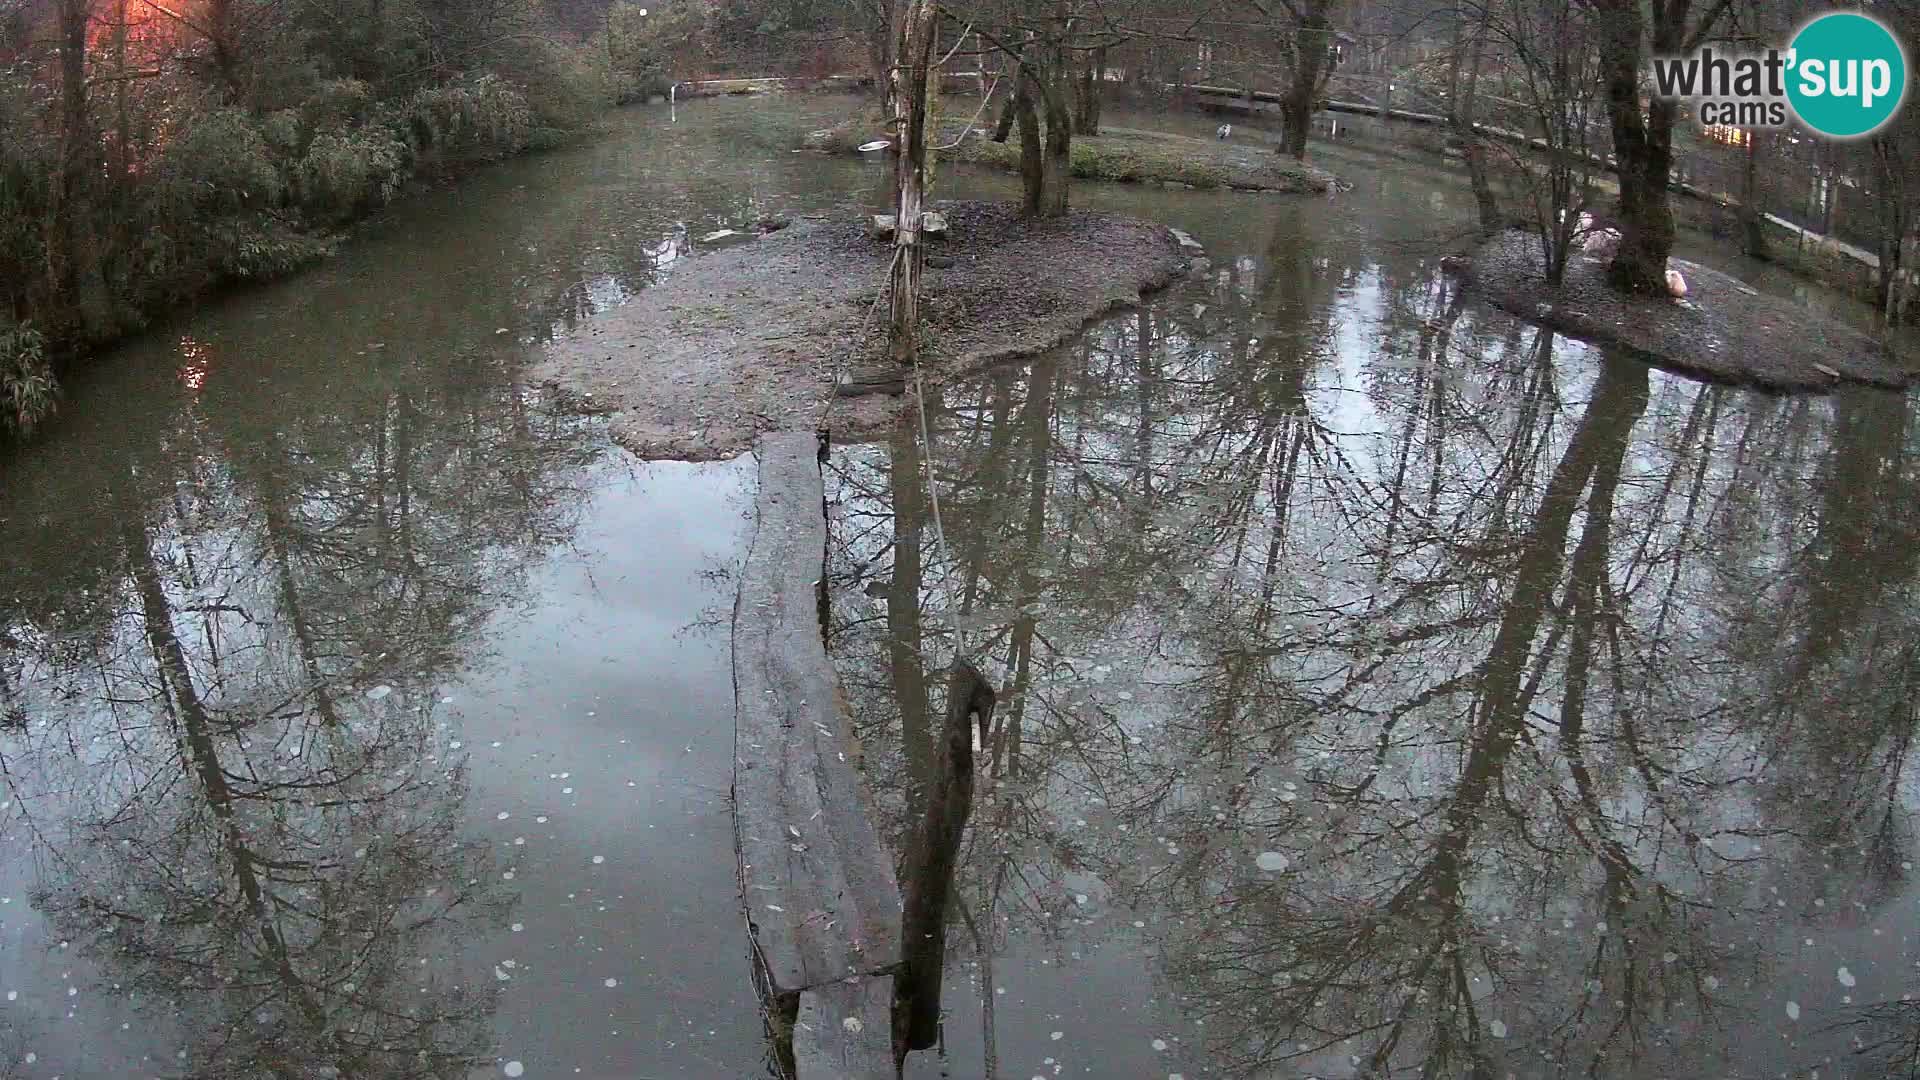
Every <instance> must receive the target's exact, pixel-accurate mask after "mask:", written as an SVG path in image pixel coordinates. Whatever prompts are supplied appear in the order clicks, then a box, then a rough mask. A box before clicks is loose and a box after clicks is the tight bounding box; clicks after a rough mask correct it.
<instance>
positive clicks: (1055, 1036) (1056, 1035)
mask: <svg viewBox="0 0 1920 1080" xmlns="http://www.w3.org/2000/svg"><path fill="white" fill-rule="evenodd" d="M1066 1037H1067V1033H1066V1032H1064V1031H1055V1032H1052V1033H1050V1034H1049V1035H1048V1036H1047V1038H1049V1039H1052V1040H1053V1041H1054V1042H1059V1041H1060V1040H1061V1039H1064V1038H1066Z"/></svg>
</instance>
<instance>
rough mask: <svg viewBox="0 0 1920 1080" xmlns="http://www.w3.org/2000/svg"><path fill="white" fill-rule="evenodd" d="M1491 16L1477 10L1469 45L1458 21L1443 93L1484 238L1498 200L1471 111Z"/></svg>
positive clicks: (1496, 225)
mask: <svg viewBox="0 0 1920 1080" xmlns="http://www.w3.org/2000/svg"><path fill="white" fill-rule="evenodd" d="M1492 18H1493V13H1492V10H1491V9H1487V8H1483V9H1481V12H1480V23H1479V26H1478V27H1477V28H1475V30H1474V33H1473V42H1472V44H1468V43H1467V24H1466V23H1465V22H1461V23H1460V24H1459V26H1458V28H1457V30H1456V32H1455V34H1454V39H1453V58H1452V61H1451V67H1450V70H1449V73H1448V82H1449V84H1450V85H1449V93H1448V95H1447V103H1448V109H1447V123H1448V126H1449V127H1451V128H1452V129H1453V134H1454V137H1455V138H1457V139H1459V140H1460V156H1461V157H1462V158H1464V159H1465V161H1466V164H1467V179H1468V181H1469V182H1470V183H1471V184H1472V185H1473V201H1474V203H1475V205H1477V206H1478V207H1479V209H1480V234H1481V235H1482V236H1486V237H1492V236H1493V235H1494V234H1496V233H1498V232H1499V231H1500V228H1501V221H1500V201H1499V199H1498V198H1496V197H1495V195H1494V191H1493V178H1492V176H1491V174H1490V173H1489V172H1488V170H1487V144H1486V143H1485V142H1483V141H1482V140H1481V138H1480V131H1479V129H1478V128H1476V127H1475V126H1474V124H1475V123H1476V121H1475V119H1474V113H1475V105H1476V104H1477V102H1478V99H1479V95H1480V58H1481V48H1482V43H1483V42H1485V41H1486V38H1487V26H1488V23H1489V22H1491V21H1492ZM1463 61H1464V62H1465V66H1466V70H1465V72H1464V73H1463V72H1462V71H1461V65H1462V62H1463Z"/></svg>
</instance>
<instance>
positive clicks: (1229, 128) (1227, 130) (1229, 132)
mask: <svg viewBox="0 0 1920 1080" xmlns="http://www.w3.org/2000/svg"><path fill="white" fill-rule="evenodd" d="M1213 134H1214V136H1215V137H1216V138H1221V139H1226V138H1231V137H1232V136H1233V125H1232V124H1221V125H1220V126H1219V127H1218V128H1216V129H1214V132H1213Z"/></svg>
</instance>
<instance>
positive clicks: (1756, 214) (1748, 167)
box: [1740, 128, 1770, 259]
mask: <svg viewBox="0 0 1920 1080" xmlns="http://www.w3.org/2000/svg"><path fill="white" fill-rule="evenodd" d="M1769 137H1770V136H1768V135H1767V134H1766V133H1765V132H1762V131H1759V130H1756V129H1754V128H1748V129H1747V156H1746V160H1745V161H1744V162H1743V163H1742V168H1741V170H1740V250H1741V252H1742V253H1744V254H1747V255H1750V256H1752V257H1753V258H1756V259H1765V258H1767V257H1768V255H1767V222H1766V218H1765V217H1764V216H1763V215H1764V214H1765V213H1766V208H1765V207H1763V206H1761V205H1760V140H1761V139H1765V138H1769Z"/></svg>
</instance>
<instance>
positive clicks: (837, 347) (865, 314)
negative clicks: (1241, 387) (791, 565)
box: [535, 202, 1198, 460]
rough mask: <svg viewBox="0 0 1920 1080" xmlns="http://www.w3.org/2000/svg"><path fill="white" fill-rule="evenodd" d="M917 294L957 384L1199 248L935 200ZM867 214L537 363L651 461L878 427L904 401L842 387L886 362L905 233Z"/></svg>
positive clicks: (716, 260)
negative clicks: (794, 435)
mask: <svg viewBox="0 0 1920 1080" xmlns="http://www.w3.org/2000/svg"><path fill="white" fill-rule="evenodd" d="M936 209H937V211H938V212H939V215H940V217H941V218H943V219H944V226H945V228H944V230H943V235H942V236H940V237H939V238H937V239H932V240H930V242H929V246H928V255H927V259H926V262H927V269H926V277H925V284H926V289H925V292H924V295H923V296H922V298H921V301H920V319H921V327H920V333H921V340H922V345H921V349H920V353H921V357H922V361H921V362H922V373H923V377H925V378H928V379H930V380H933V381H945V380H949V379H953V378H956V377H959V376H963V375H965V374H968V373H971V372H974V371H978V370H979V369H981V368H983V367H985V366H987V365H990V364H992V363H995V362H998V361H1001V360H1006V359H1011V358H1015V357H1021V356H1028V355H1032V354H1034V353H1038V352H1042V351H1044V350H1046V349H1049V348H1052V347H1054V346H1056V345H1060V344H1062V343H1064V342H1067V341H1070V340H1071V339H1072V338H1073V337H1074V335H1076V334H1078V333H1079V332H1080V331H1081V329H1082V328H1084V327H1085V326H1086V324H1087V323H1088V322H1089V321H1091V320H1093V319H1096V318H1098V317H1099V316H1101V315H1103V314H1105V313H1106V312H1108V311H1111V310H1112V309H1114V308H1116V307H1119V306H1122V305H1125V304H1131V303H1136V302H1138V301H1139V300H1140V298H1141V296H1142V294H1144V293H1147V292H1151V291H1153V290H1156V289H1159V288H1162V287H1164V286H1165V285H1167V284H1168V283H1169V282H1171V281H1172V280H1173V279H1174V278H1175V277H1176V276H1178V275H1180V274H1182V273H1184V272H1185V271H1186V269H1187V267H1188V265H1189V263H1190V261H1191V260H1192V258H1193V257H1194V256H1195V255H1196V254H1197V251H1198V245H1197V244H1195V243H1194V242H1193V241H1192V240H1191V239H1189V238H1187V237H1185V236H1183V235H1182V234H1179V233H1177V232H1176V231H1175V230H1172V229H1169V228H1167V227H1166V226H1164V225H1158V224H1153V223H1151V222H1146V221H1140V220H1137V219H1133V218H1128V217H1122V216H1118V215H1113V214H1102V213H1094V212H1091V211H1084V210H1080V211H1074V212H1072V213H1069V214H1067V215H1066V216H1064V217H1058V218H1029V217H1025V216H1023V215H1021V213H1020V211H1019V208H1018V207H1014V206H1006V205H1000V204H995V203H983V202H953V203H941V204H937V206H936ZM876 231H877V230H876V229H875V225H874V222H873V221H872V219H870V218H865V217H858V218H856V217H851V216H847V217H840V216H835V217H801V218H799V219H797V220H795V221H794V222H793V223H792V224H791V225H790V226H788V227H785V228H781V229H778V230H776V231H771V232H768V233H766V234H765V235H763V236H761V237H759V238H757V239H753V240H751V241H748V242H742V243H735V244H732V245H731V246H727V247H724V248H722V249H720V250H718V251H715V252H713V253H712V254H709V255H705V256H702V257H701V258H699V259H695V260H693V261H691V262H690V263H688V264H687V265H686V266H685V267H684V268H682V269H679V270H676V271H675V273H674V274H673V275H671V276H670V277H668V278H667V279H666V280H665V281H663V282H662V283H661V284H659V285H657V286H655V287H653V288H650V289H646V290H644V291H642V292H641V293H639V294H638V295H637V296H635V297H634V298H633V300H632V301H631V302H630V303H628V304H626V305H624V306H622V307H620V308H618V309H615V310H613V311H610V312H608V313H606V314H605V315H603V316H600V317H599V318H596V319H594V320H591V321H589V322H588V323H586V324H584V325H583V326H581V327H580V328H578V329H577V330H575V331H574V332H573V333H572V334H570V335H569V336H567V337H564V338H562V339H560V340H559V341H557V342H555V343H554V345H553V347H552V348H550V349H549V350H548V351H547V355H546V357H545V358H544V360H543V361H542V363H541V364H540V366H539V368H538V370H537V371H536V373H535V374H536V378H537V380H538V381H540V382H543V383H545V384H548V385H550V386H552V387H553V388H555V389H556V390H557V391H559V392H560V394H561V395H562V396H563V398H564V399H566V400H567V401H569V402H571V403H572V404H573V405H574V406H575V407H578V408H581V409H583V410H587V411H593V412H600V413H607V414H610V415H611V417H612V421H613V422H612V427H613V433H614V437H615V438H616V439H618V440H619V441H620V442H621V444H622V445H624V446H626V447H627V448H628V449H629V450H632V451H633V452H634V453H636V454H638V455H640V456H642V457H646V458H685V459H699V460H707V459H714V458H720V457H726V456H729V455H732V454H736V453H739V452H741V451H743V450H745V449H747V448H748V447H749V446H751V445H752V443H753V440H754V438H755V437H756V436H757V435H759V434H761V433H762V432H766V431H774V430H815V429H818V428H830V429H832V430H834V431H836V432H861V431H872V430H876V429H878V428H880V427H882V426H884V425H885V424H886V423H888V422H890V421H891V419H892V418H893V417H894V416H895V415H896V414H897V412H898V410H899V409H900V408H901V406H902V404H903V399H901V398H900V397H897V396H887V395H867V396H857V397H849V396H844V395H842V394H839V393H836V385H837V384H839V383H843V382H844V381H845V380H846V379H847V378H849V377H850V376H852V375H856V374H857V373H860V372H863V371H864V372H869V373H870V372H872V371H874V370H875V369H876V368H884V366H885V365H888V364H890V363H891V361H889V360H888V359H887V325H886V304H885V294H886V288H887V270H888V265H889V262H890V260H891V259H892V258H893V256H894V246H893V243H892V240H891V238H884V237H882V236H876V235H875V233H876Z"/></svg>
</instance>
